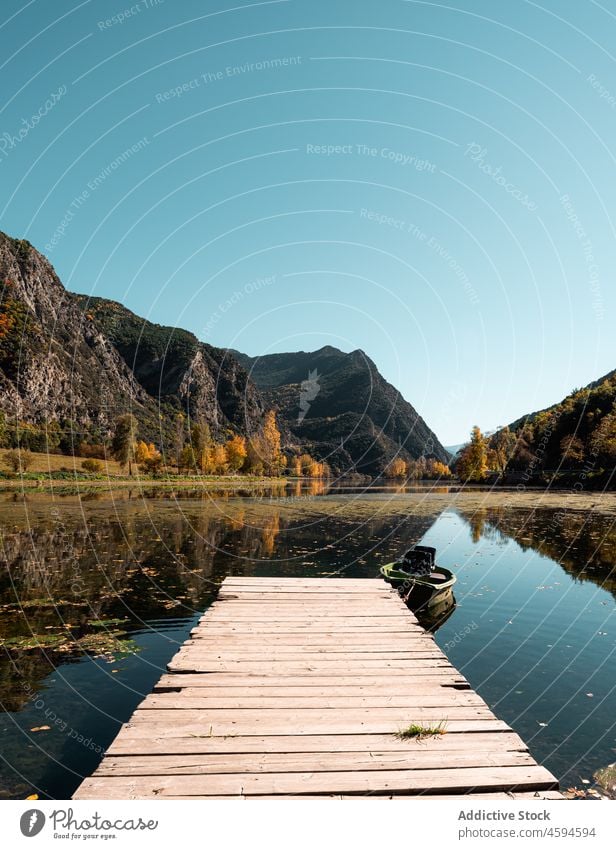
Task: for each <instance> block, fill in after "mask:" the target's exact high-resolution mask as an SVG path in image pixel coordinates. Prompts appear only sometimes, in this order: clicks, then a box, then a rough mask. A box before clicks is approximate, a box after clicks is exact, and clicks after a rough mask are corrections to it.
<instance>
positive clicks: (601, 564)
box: [459, 507, 616, 598]
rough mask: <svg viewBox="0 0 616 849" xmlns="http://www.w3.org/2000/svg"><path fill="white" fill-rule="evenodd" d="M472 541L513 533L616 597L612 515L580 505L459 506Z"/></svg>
mask: <svg viewBox="0 0 616 849" xmlns="http://www.w3.org/2000/svg"><path fill="white" fill-rule="evenodd" d="M459 512H460V515H462V516H464V518H465V519H466V520H467V521H468V523H469V527H470V530H471V538H472V540H473V542H475V543H478V542H479V540H480V539H482V538H483V537H485V538H490V539H494V540H496V541H498V539H499V537H500V539H502V540H506V539H513V540H515V542H516V543H517V544H518V545H519V546H520V548H521V549H522V550H523V551H526V550H529V549H530V550H532V551H536V552H537V553H538V554H541V555H543V556H544V557H549V558H550V560H553V561H555V562H556V563H559V564H560V565H561V566H562V568H563V569H564V570H565V571H566V572H567V573H568V574H569V575H571V576H572V577H573V578H575V580H578V581H592V582H593V583H594V584H597V585H598V586H600V587H602V588H603V589H605V590H608V591H609V592H611V593H612V595H613V596H614V597H615V598H616V523H615V522H614V521H613V520H612V519H611V518H609V517H605V516H601V515H597V514H593V513H587V512H582V511H577V510H575V511H574V510H568V511H566V510H546V509H534V510H515V509H510V508H509V509H507V508H502V507H498V508H482V509H480V510H473V511H464V510H460V511H459Z"/></svg>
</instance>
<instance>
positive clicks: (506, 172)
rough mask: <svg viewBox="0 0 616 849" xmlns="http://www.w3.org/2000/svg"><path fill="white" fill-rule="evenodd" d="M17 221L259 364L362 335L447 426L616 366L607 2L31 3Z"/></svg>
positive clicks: (369, 349) (5, 159)
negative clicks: (283, 354)
mask: <svg viewBox="0 0 616 849" xmlns="http://www.w3.org/2000/svg"><path fill="white" fill-rule="evenodd" d="M1 14H2V18H1V20H0V41H1V43H2V47H3V51H2V53H3V57H4V58H3V62H2V65H3V69H4V74H5V78H6V79H5V95H4V97H3V98H2V105H1V107H0V174H1V175H2V193H1V201H2V202H1V205H0V208H1V213H0V228H1V229H2V230H4V231H5V232H6V233H8V234H9V235H10V236H13V237H16V238H26V239H28V240H29V241H30V242H31V243H32V244H33V245H34V246H35V247H36V248H37V249H38V250H39V251H41V253H44V254H45V255H46V256H47V257H48V259H49V260H50V262H51V263H52V264H53V265H54V267H55V268H56V271H57V273H58V275H59V277H60V279H61V280H62V282H63V283H64V285H65V286H66V287H67V288H68V289H69V290H71V291H76V292H80V293H84V294H92V295H96V296H99V297H105V298H110V299H113V300H117V301H120V302H121V303H123V304H124V305H126V306H127V307H128V308H129V309H131V310H132V311H133V312H135V313H136V314H137V315H140V316H143V317H144V318H147V319H148V320H150V321H153V322H156V323H158V324H164V325H172V326H177V327H181V328H185V329H187V330H190V331H192V332H193V333H195V334H196V335H197V336H198V337H199V338H200V339H202V340H203V341H206V342H208V343H210V344H212V345H216V346H220V347H225V348H227V347H229V348H236V349H239V350H240V351H243V352H244V353H247V354H249V355H250V356H260V355H263V354H267V353H277V352H285V351H295V350H305V351H311V350H317V349H319V348H321V347H323V346H324V345H333V346H334V347H337V348H340V349H341V350H345V351H351V350H354V349H356V348H360V349H362V350H363V351H365V352H366V354H367V355H368V356H369V357H370V358H371V359H372V360H373V361H374V362H375V364H376V366H377V367H378V369H379V370H380V372H381V373H382V374H383V376H384V377H385V378H386V379H387V380H388V381H389V382H390V383H392V384H393V385H394V386H395V387H396V388H397V389H398V390H399V391H400V392H401V394H402V395H403V396H404V397H405V398H406V399H407V400H408V401H409V402H410V403H411V404H412V405H413V407H414V408H415V409H416V410H417V411H418V412H419V414H420V415H421V416H422V418H423V419H424V420H425V421H426V423H427V425H428V426H429V427H430V428H431V429H432V430H433V431H434V432H435V433H436V434H437V436H438V438H439V439H440V441H441V442H442V443H443V444H444V445H456V444H459V443H462V442H464V441H466V439H467V438H468V433H469V431H470V428H471V427H472V425H474V424H478V425H479V426H480V427H481V428H482V430H484V431H491V430H494V429H495V428H496V427H498V426H499V425H503V424H506V423H508V422H511V421H514V420H515V419H517V418H519V417H520V416H522V415H524V414H526V413H531V412H534V411H536V410H539V409H542V408H545V407H547V406H550V405H551V404H553V403H557V402H559V401H560V400H562V398H563V397H564V396H566V395H567V394H568V393H569V392H570V391H571V390H572V389H573V388H574V387H578V386H584V385H586V384H588V383H590V382H591V381H593V380H596V379H597V378H599V377H601V376H602V375H603V374H606V373H607V372H609V371H611V370H613V369H614V368H615V367H616V356H615V351H614V345H613V342H612V339H611V334H610V333H609V327H610V326H611V325H613V315H614V306H615V303H616V289H615V287H614V286H613V284H612V282H611V280H610V278H609V276H608V274H609V271H610V269H611V268H612V267H614V264H615V259H616V256H615V254H616V239H615V238H614V237H615V236H616V228H615V226H614V221H613V212H612V210H613V209H614V208H615V200H616V189H615V186H614V182H613V181H612V180H610V179H609V175H610V174H611V173H613V170H614V165H615V160H614V155H613V153H612V152H611V150H610V144H611V140H612V139H613V137H614V131H615V130H616V81H614V75H613V59H614V57H613V56H612V54H611V52H610V45H611V43H612V42H613V41H614V39H613V36H614V35H615V34H616V16H615V15H614V14H613V13H612V12H611V11H609V10H608V9H605V8H602V7H601V6H600V5H599V4H597V3H594V2H582V3H574V2H572V0H561V2H558V3H554V2H552V3H546V4H545V5H543V6H541V5H538V4H536V3H531V2H525V0H519V2H516V3H514V4H508V5H507V7H498V8H495V7H494V4H492V3H488V2H482V1H481V0H466V2H464V3H462V4H460V3H458V4H455V3H450V4H446V3H441V4H432V3H428V2H419V0H409V2H404V1H403V0H395V2H394V1H393V0H392V2H385V3H381V4H378V7H376V8H370V9H368V8H358V4H357V3H351V2H350V0H343V1H342V2H340V3H338V4H335V6H333V4H329V3H324V2H321V0H318V2H311V3H307V2H301V0H272V2H257V3H244V4H238V5H236V6H231V5H228V6H227V7H225V6H224V5H223V4H222V3H220V2H216V4H215V5H214V4H208V5H207V11H204V7H203V4H202V3H200V2H197V0H183V2H178V3H172V2H171V0H165V2H161V1H160V0H141V2H138V3H136V4H132V5H131V4H123V3H121V2H120V3H116V2H114V3H113V4H110V3H104V2H101V0H88V2H81V0H61V2H57V3H54V4H44V3H42V2H40V0H32V2H29V3H26V4H22V3H20V2H16V0H7V2H5V3H4V4H3V10H2V13H1Z"/></svg>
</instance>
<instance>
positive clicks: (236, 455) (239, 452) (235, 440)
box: [226, 436, 248, 472]
mask: <svg viewBox="0 0 616 849" xmlns="http://www.w3.org/2000/svg"><path fill="white" fill-rule="evenodd" d="M226 449H227V462H228V464H229V469H230V471H232V472H239V470H240V469H241V468H242V466H243V465H244V462H245V460H246V457H247V456H248V450H247V448H246V440H245V439H244V437H243V436H234V437H232V438H231V439H230V440H229V441H228V442H227V445H226Z"/></svg>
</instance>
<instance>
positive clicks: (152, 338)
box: [0, 233, 449, 475]
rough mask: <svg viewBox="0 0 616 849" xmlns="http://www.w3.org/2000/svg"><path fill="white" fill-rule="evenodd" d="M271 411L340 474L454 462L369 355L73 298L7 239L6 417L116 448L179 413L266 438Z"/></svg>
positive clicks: (224, 433) (0, 279)
mask: <svg viewBox="0 0 616 849" xmlns="http://www.w3.org/2000/svg"><path fill="white" fill-rule="evenodd" d="M271 408H274V409H276V410H277V412H278V414H279V415H278V422H279V427H280V430H281V434H282V447H283V449H284V450H285V451H286V452H287V453H290V454H294V453H295V454H298V453H310V454H311V455H312V456H313V457H314V458H316V459H318V460H327V461H328V463H329V464H330V466H331V467H332V468H333V469H334V470H335V471H337V472H344V471H356V472H360V473H363V474H369V475H376V474H379V473H381V472H382V471H383V469H384V467H385V466H386V465H387V464H388V463H389V462H390V461H391V460H392V459H393V458H394V457H396V456H400V457H402V458H403V459H405V460H409V459H416V458H418V457H421V456H424V457H426V458H430V457H433V458H435V459H438V460H441V461H442V462H445V463H446V462H447V461H448V459H449V455H448V453H447V451H446V450H445V449H444V448H443V446H442V445H441V443H440V442H439V440H438V438H437V437H436V436H435V434H434V433H433V432H432V431H431V430H430V428H429V427H428V426H427V425H426V423H425V422H424V420H423V419H422V418H421V416H419V414H418V413H417V412H416V411H415V410H414V408H413V407H412V406H411V405H410V404H409V403H408V402H407V401H406V400H405V399H404V398H403V397H402V396H401V395H400V393H399V392H398V391H397V390H396V389H395V388H394V387H393V386H392V385H391V384H390V383H388V382H387V381H386V380H385V379H384V378H383V377H382V375H381V374H380V373H379V371H378V369H377V367H376V366H375V364H374V363H373V362H372V360H370V358H369V357H368V356H367V355H366V354H365V353H364V352H363V351H360V350H356V351H352V352H351V353H349V354H346V353H343V352H342V351H340V350H338V349H337V348H334V347H331V346H325V347H324V348H321V349H320V350H318V351H314V352H303V351H299V352H295V353H289V354H271V355H267V356H265V357H259V358H253V357H248V356H246V355H245V354H241V353H240V352H237V351H229V350H224V349H222V348H216V347H213V346H212V345H209V344H206V343H204V342H200V341H199V340H198V339H197V337H196V336H194V334H192V333H190V332H188V331H186V330H182V329H180V328H176V327H165V326H162V325H158V324H154V323H152V322H149V321H146V320H145V319H142V318H140V317H139V316H137V315H135V314H134V313H133V312H131V311H130V310H129V309H127V308H126V307H124V306H122V304H119V303H117V302H116V301H111V300H108V299H105V298H98V297H88V296H86V295H77V294H72V293H71V292H68V291H67V290H66V289H65V288H64V286H63V285H62V283H61V281H60V279H59V278H58V276H57V274H56V273H55V271H54V269H53V267H52V266H51V264H50V263H49V262H48V260H47V259H46V258H45V257H44V256H42V255H41V254H40V253H39V252H38V251H37V250H35V248H33V247H32V245H30V243H29V242H27V241H25V240H18V239H12V238H10V237H9V236H7V235H5V234H3V233H0V413H3V414H4V416H5V417H6V419H7V421H8V422H9V424H11V423H12V426H17V425H18V424H19V423H26V424H32V425H36V426H37V427H39V428H40V427H43V428H46V427H47V426H48V425H49V424H50V423H52V424H53V426H54V427H55V428H56V429H57V428H58V427H59V428H60V429H61V431H62V433H63V434H66V433H68V434H69V435H70V438H71V440H72V444H73V445H75V446H76V445H78V444H79V443H80V442H82V441H84V442H103V441H104V440H105V439H106V438H108V436H109V434H110V432H111V431H112V430H113V427H114V423H115V420H116V419H117V417H118V416H119V415H122V414H124V413H127V412H130V413H132V414H134V415H135V417H136V418H137V420H138V423H139V435H140V438H144V439H146V440H148V441H152V442H154V443H155V444H157V445H158V446H160V447H161V448H162V450H163V451H164V450H165V446H166V445H170V444H171V443H172V442H173V441H174V438H176V436H177V434H176V429H177V425H176V418H177V414H178V413H180V412H181V413H183V414H184V416H185V422H188V423H190V422H195V421H199V422H207V423H208V424H209V426H210V428H211V430H212V433H213V435H214V437H215V438H217V439H225V438H226V437H228V436H230V435H232V434H233V433H240V434H243V435H246V436H250V435H251V434H254V433H255V432H256V431H257V430H258V429H259V427H260V426H261V423H262V421H263V417H264V414H265V411H266V410H267V409H271ZM19 426H21V425H19ZM65 447H66V446H65Z"/></svg>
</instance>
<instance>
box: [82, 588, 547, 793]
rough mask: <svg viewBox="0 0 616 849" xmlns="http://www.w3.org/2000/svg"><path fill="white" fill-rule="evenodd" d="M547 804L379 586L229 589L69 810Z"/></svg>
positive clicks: (488, 715) (526, 762)
mask: <svg viewBox="0 0 616 849" xmlns="http://www.w3.org/2000/svg"><path fill="white" fill-rule="evenodd" d="M439 723H441V724H442V725H443V726H444V729H445V731H446V733H445V734H442V735H441V734H438V735H432V736H423V737H421V738H420V739H417V738H410V739H408V738H407V739H404V738H402V737H401V736H400V732H401V731H402V730H403V729H405V728H408V726H409V725H411V724H417V725H421V726H425V727H427V726H434V725H437V724H439ZM557 791H558V782H557V781H556V779H555V778H554V776H553V775H552V774H551V773H550V772H548V770H547V769H545V768H544V767H542V766H539V765H538V764H537V763H536V761H535V760H534V759H533V757H532V756H531V755H530V754H529V752H528V749H527V747H526V745H525V744H524V742H523V741H522V740H521V739H520V737H519V736H518V735H517V734H516V733H514V732H513V731H512V730H511V728H509V726H508V725H507V724H506V723H505V722H503V721H502V720H500V719H497V717H496V716H494V714H493V713H492V711H491V710H490V709H489V707H488V706H487V705H486V703H485V702H484V701H483V700H482V699H481V698H480V697H479V696H478V695H477V694H476V693H475V692H474V691H473V690H472V688H471V687H470V685H469V684H468V682H467V681H466V680H465V679H464V678H463V677H462V675H461V674H460V673H459V672H458V671H457V670H456V669H455V668H454V667H453V666H452V665H451V664H450V662H449V661H448V659H447V657H446V656H445V655H444V654H443V652H442V651H441V650H440V649H439V648H438V647H437V645H436V643H435V642H434V639H433V637H432V635H431V634H429V633H427V632H426V631H424V630H423V628H421V627H420V626H419V624H418V623H417V620H416V619H415V617H414V616H413V615H412V613H410V611H409V610H408V609H407V608H406V606H405V605H404V604H403V602H402V601H401V600H400V598H399V597H398V595H397V594H396V593H395V592H394V591H393V590H391V589H390V588H389V587H388V586H387V585H386V584H385V583H384V582H383V581H382V580H372V579H358V580H352V579H343V578H341V579H326V578H323V579H318V578H305V579H304V578H298V579H295V578H242V577H232V578H227V579H226V580H225V581H224V583H223V584H222V587H221V590H220V594H219V596H218V599H217V600H216V602H215V603H214V604H213V605H212V606H211V607H210V609H209V610H208V611H207V612H206V613H205V615H204V616H203V617H202V619H201V621H200V623H199V625H198V627H197V628H195V629H194V631H193V632H192V634H191V639H189V640H188V641H187V642H186V643H185V644H184V645H183V646H182V648H181V649H180V651H179V652H178V653H177V654H176V655H175V657H174V658H173V659H172V661H171V662H170V663H169V666H168V673H167V674H165V675H163V676H162V678H161V679H160V681H159V682H158V684H157V685H156V687H155V688H154V691H153V692H152V694H151V695H148V696H147V697H146V698H145V699H144V701H143V702H142V703H141V704H140V705H139V708H138V709H137V710H136V711H135V713H134V714H133V716H132V717H131V719H130V721H129V722H128V723H127V724H126V725H124V726H123V727H122V729H121V730H120V732H119V734H118V736H117V737H116V739H115V740H114V742H113V743H112V745H111V747H110V748H109V750H108V752H107V754H106V756H105V758H104V759H103V761H102V763H101V764H100V766H99V767H98V769H97V770H96V772H95V773H94V774H93V775H92V776H91V777H90V778H87V779H86V780H85V781H84V782H83V784H82V785H81V786H80V787H79V789H78V791H77V793H76V794H75V796H74V798H75V799H163V798H164V799H171V798H174V799H178V798H181V799H197V798H198V799H206V798H297V797H301V798H311V797H321V798H323V797H329V798H346V797H357V796H368V797H370V798H381V799H382V798H403V797H404V798H408V797H419V796H424V795H427V796H429V797H430V798H435V797H436V798H447V797H459V796H461V795H466V794H471V795H472V797H474V798H486V797H489V798H502V799H505V798H521V799H546V798H547V799H553V798H561V796H560V794H559V793H558V792H557Z"/></svg>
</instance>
